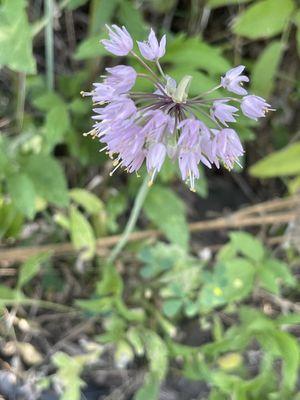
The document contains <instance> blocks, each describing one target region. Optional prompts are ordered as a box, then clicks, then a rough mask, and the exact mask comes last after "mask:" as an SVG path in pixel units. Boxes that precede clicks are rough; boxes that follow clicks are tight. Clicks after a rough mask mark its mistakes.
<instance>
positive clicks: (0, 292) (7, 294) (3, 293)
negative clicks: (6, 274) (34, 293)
mask: <svg viewBox="0 0 300 400" xmlns="http://www.w3.org/2000/svg"><path fill="white" fill-rule="evenodd" d="M17 295H18V294H17V291H16V290H14V289H11V288H10V287H8V286H5V285H1V284H0V304H1V300H13V299H15V298H16V297H17Z"/></svg>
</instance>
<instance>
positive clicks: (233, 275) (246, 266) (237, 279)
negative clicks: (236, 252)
mask: <svg viewBox="0 0 300 400" xmlns="http://www.w3.org/2000/svg"><path fill="white" fill-rule="evenodd" d="M224 265H225V277H226V284H225V285H224V286H223V287H222V290H223V291H224V297H225V298H226V300H227V301H238V300H241V299H243V298H245V297H247V296H248V295H249V294H250V293H251V290H252V289H253V281H254V274H255V269H254V267H253V265H252V264H251V263H250V262H248V261H247V260H244V259H243V258H235V259H233V260H230V261H226V262H225V263H224ZM222 268H223V267H222Z"/></svg>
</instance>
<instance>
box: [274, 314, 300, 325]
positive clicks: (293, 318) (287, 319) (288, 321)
mask: <svg viewBox="0 0 300 400" xmlns="http://www.w3.org/2000/svg"><path fill="white" fill-rule="evenodd" d="M276 322H277V323H278V324H279V325H299V324H300V313H289V314H285V315H279V317H277V318H276Z"/></svg>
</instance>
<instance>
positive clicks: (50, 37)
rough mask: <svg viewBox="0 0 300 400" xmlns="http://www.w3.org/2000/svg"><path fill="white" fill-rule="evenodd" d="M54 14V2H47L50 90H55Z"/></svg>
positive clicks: (47, 50) (46, 30) (47, 57)
mask: <svg viewBox="0 0 300 400" xmlns="http://www.w3.org/2000/svg"><path fill="white" fill-rule="evenodd" d="M53 13H54V7H53V0H45V14H46V18H47V25H46V29H45V46H46V71H47V87H48V90H53V88H54V55H53V48H54V46H53Z"/></svg>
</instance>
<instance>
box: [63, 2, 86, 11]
mask: <svg viewBox="0 0 300 400" xmlns="http://www.w3.org/2000/svg"><path fill="white" fill-rule="evenodd" d="M87 2H88V0H69V1H68V3H67V8H68V10H75V9H76V8H78V7H80V6H83V5H84V4H85V3H87Z"/></svg>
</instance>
